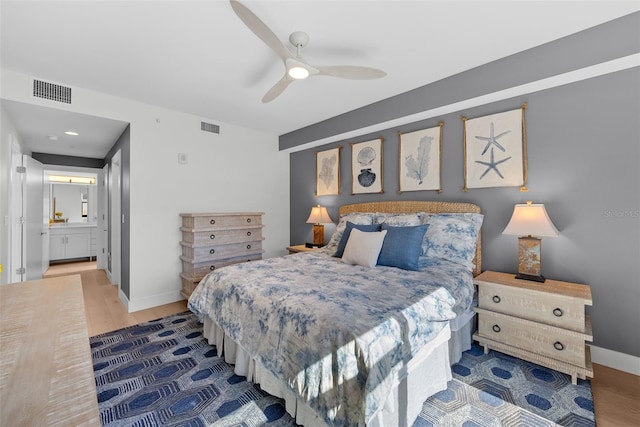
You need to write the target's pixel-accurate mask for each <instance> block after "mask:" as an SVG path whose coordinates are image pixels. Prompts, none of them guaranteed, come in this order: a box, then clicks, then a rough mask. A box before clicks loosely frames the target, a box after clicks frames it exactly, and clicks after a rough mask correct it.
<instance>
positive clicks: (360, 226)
mask: <svg viewBox="0 0 640 427" xmlns="http://www.w3.org/2000/svg"><path fill="white" fill-rule="evenodd" d="M354 228H355V229H358V230H360V231H364V232H371V231H380V224H370V225H364V224H354V223H352V222H350V221H347V226H346V227H345V228H344V233H342V238H341V239H340V243H338V249H337V250H336V253H335V254H333V256H336V257H338V258H342V254H344V248H345V246H347V240H349V235H350V234H351V230H353V229H354Z"/></svg>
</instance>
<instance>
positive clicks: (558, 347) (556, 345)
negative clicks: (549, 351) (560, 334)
mask: <svg viewBox="0 0 640 427" xmlns="http://www.w3.org/2000/svg"><path fill="white" fill-rule="evenodd" d="M553 348H555V349H556V350H558V351H562V350H564V344H562V343H561V342H560V341H556V342H554V343H553Z"/></svg>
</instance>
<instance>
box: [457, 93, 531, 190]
mask: <svg viewBox="0 0 640 427" xmlns="http://www.w3.org/2000/svg"><path fill="white" fill-rule="evenodd" d="M526 108H527V104H526V103H524V104H522V107H521V108H519V109H517V110H511V111H505V112H503V113H497V114H491V115H488V116H483V117H477V118H475V119H467V118H466V117H464V116H462V117H461V119H462V121H463V122H464V135H463V141H464V188H463V191H467V190H468V189H469V188H487V187H520V191H527V187H526V185H527V175H528V171H527V133H526V126H525V120H524V110H525V109H526Z"/></svg>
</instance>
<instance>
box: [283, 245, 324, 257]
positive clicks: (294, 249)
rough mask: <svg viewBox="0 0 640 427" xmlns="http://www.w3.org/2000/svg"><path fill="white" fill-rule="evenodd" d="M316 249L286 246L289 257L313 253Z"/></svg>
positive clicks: (303, 246) (302, 246)
mask: <svg viewBox="0 0 640 427" xmlns="http://www.w3.org/2000/svg"><path fill="white" fill-rule="evenodd" d="M316 249H318V248H308V247H306V246H305V245H295V246H287V250H288V251H289V255H291V254H297V253H298V252H311V251H315V250H316Z"/></svg>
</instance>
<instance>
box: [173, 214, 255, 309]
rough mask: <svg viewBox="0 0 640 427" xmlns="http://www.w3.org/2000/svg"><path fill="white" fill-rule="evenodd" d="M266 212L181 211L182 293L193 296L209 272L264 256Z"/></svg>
mask: <svg viewBox="0 0 640 427" xmlns="http://www.w3.org/2000/svg"><path fill="white" fill-rule="evenodd" d="M262 215H264V213H263V212H214V213H210V212H208V213H181V214H180V216H181V217H182V227H180V231H181V232H182V241H181V242H180V245H181V246H182V255H181V256H180V260H181V261H182V273H181V274H180V277H181V279H182V290H181V292H180V293H181V294H182V296H184V297H185V298H189V296H190V295H191V293H192V292H193V290H194V289H195V288H196V286H197V285H198V283H199V282H200V280H202V278H203V277H204V276H206V275H207V274H208V273H209V272H211V271H214V270H216V269H218V268H221V267H224V266H227V265H231V264H237V263H240V262H247V261H254V260H258V259H262V254H263V253H264V251H263V249H262V241H263V240H264V237H263V236H262V228H263V227H264V225H263V224H262Z"/></svg>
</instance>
